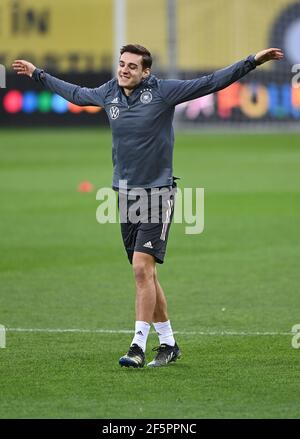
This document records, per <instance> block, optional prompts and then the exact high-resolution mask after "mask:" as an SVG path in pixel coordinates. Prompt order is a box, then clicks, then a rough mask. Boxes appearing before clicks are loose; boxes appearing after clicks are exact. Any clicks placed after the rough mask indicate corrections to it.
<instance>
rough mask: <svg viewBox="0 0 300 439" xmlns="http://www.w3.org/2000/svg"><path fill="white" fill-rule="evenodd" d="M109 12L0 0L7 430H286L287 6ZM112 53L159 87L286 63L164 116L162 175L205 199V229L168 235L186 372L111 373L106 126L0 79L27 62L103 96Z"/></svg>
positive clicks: (129, 305)
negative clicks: (30, 426)
mask: <svg viewBox="0 0 300 439" xmlns="http://www.w3.org/2000/svg"><path fill="white" fill-rule="evenodd" d="M122 3H124V4H123V6H125V2H122V0H116V1H112V0H59V1H58V0H39V1H36V0H1V2H0V40H1V45H0V64H2V65H3V66H5V68H6V70H7V76H6V88H2V89H1V90H0V209H1V221H0V243H1V257H0V276H1V278H0V324H3V325H5V326H6V328H7V329H8V331H7V347H6V349H0V363H1V374H0V418H6V417H8V418H36V417H38V418H51V417H55V418H64V417H67V418H91V417H93V418H144V419H147V418H168V419H172V418H215V417H217V418H226V417H228V418H254V417H256V418H257V417H258V418H272V417H279V418H298V417H299V407H300V385H299V383H300V373H299V367H298V366H297V365H298V364H299V350H297V349H293V348H292V347H291V337H292V334H291V328H292V327H293V325H295V324H297V323H300V322H299V320H300V319H299V306H300V303H299V297H300V296H299V284H300V277H299V260H300V242H299V224H300V183H299V165H300V150H299V146H300V135H299V133H298V132H297V131H299V120H300V88H296V87H292V83H291V81H292V76H293V75H294V74H295V73H292V71H291V69H292V66H293V65H294V64H298V63H300V44H299V41H300V3H299V2H291V1H288V0H251V1H249V0H226V1H225V0H223V1H222V0H202V1H199V0H177V1H175V0H151V1H150V0H149V1H148V0H127V1H126V7H124V8H122ZM115 5H117V9H116V10H115ZM117 17H119V18H118V20H119V22H118V23H119V24H116V21H117ZM122 18H123V19H122ZM120 20H121V22H120ZM122 34H123V35H122ZM122 39H124V42H139V43H140V44H143V45H145V46H146V47H148V48H149V49H150V50H151V52H152V53H153V55H154V66H153V72H154V73H155V74H157V75H158V76H162V77H174V76H176V77H178V78H192V77H195V76H197V75H202V74H205V73H210V72H212V71H213V70H215V69H218V68H222V67H224V66H226V65H229V64H231V63H233V62H235V61H237V60H239V59H242V58H245V57H246V56H248V55H249V54H251V53H252V54H253V53H255V52H257V51H259V50H262V49H264V48H267V47H271V46H275V47H280V48H282V49H283V50H284V52H285V55H286V58H285V60H284V61H282V62H278V63H268V64H267V65H266V66H263V67H260V68H258V69H256V70H255V71H253V72H251V73H250V74H249V75H247V76H246V77H245V78H243V80H241V81H239V82H238V83H236V84H233V85H232V86H231V87H229V88H227V89H226V90H223V91H221V92H219V93H217V94H215V95H213V96H212V95H211V96H207V97H204V98H201V99H198V100H195V101H192V102H189V103H187V104H184V105H180V106H178V107H177V111H176V126H177V131H178V132H177V136H176V146H175V154H174V165H175V166H174V171H175V175H178V176H182V177H183V178H182V180H181V181H180V186H181V187H182V188H183V187H190V188H195V187H204V189H205V229H204V233H203V234H201V235H185V234H184V227H185V225H184V224H173V225H172V228H171V234H170V240H169V241H170V242H169V244H168V255H167V260H166V264H164V265H163V266H162V267H159V268H158V270H159V273H160V279H161V282H162V285H163V287H164V288H165V291H166V294H167V297H168V303H169V310H170V315H171V318H172V324H173V328H174V329H175V330H176V331H178V334H177V341H178V343H179V345H180V347H181V349H182V351H183V358H182V360H181V361H180V362H178V363H177V364H176V365H175V367H174V368H172V367H170V368H166V369H163V370H155V371H149V370H147V369H146V368H145V369H144V370H141V371H138V373H135V372H137V371H128V370H126V371H125V370H124V369H121V368H119V365H118V362H117V360H118V358H119V356H120V355H122V354H123V353H124V352H125V350H126V349H127V347H128V343H129V342H130V340H131V336H132V334H131V333H130V330H131V329H132V327H133V322H134V285H133V278H132V272H131V267H130V266H129V264H128V263H127V259H126V256H125V251H124V249H123V245H122V242H121V236H120V227H119V224H101V225H100V224H98V223H97V222H96V219H95V213H96V209H97V207H98V204H99V203H98V202H97V200H96V199H95V191H96V189H97V188H100V187H107V186H110V184H111V173H112V164H111V135H110V132H109V130H108V129H107V128H108V122H107V118H106V116H105V114H104V112H102V111H100V109H99V108H95V107H92V108H91V107H86V108H81V107H80V108H79V107H77V106H75V105H72V104H70V103H68V102H66V101H65V100H64V99H62V98H60V97H59V96H57V95H55V94H52V93H50V92H49V91H47V90H45V89H42V88H41V87H40V86H38V85H37V84H35V83H34V82H33V81H32V80H30V79H29V78H24V77H18V76H17V75H16V74H15V73H13V72H12V71H11V70H10V68H9V66H10V65H11V63H12V61H13V60H14V59H16V58H24V59H27V60H29V61H31V62H33V63H34V64H36V65H37V66H39V67H41V68H44V69H46V70H47V71H48V72H49V73H52V74H54V75H56V76H58V77H60V78H62V79H64V80H66V81H70V82H73V83H77V84H79V85H83V86H88V87H96V86H98V85H100V84H101V83H102V82H104V81H106V80H108V79H110V78H111V76H112V74H113V73H112V72H113V66H114V63H115V58H116V51H115V47H116V46H117V47H118V46H119V44H120V42H121V40H122ZM2 85H4V84H3V80H2ZM181 130H182V132H181ZM203 131H205V133H203ZM209 131H211V132H209ZM216 131H218V132H217V133H216ZM224 131H226V135H223V132H224ZM269 131H270V132H271V131H276V132H275V133H270V132H269ZM220 133H222V135H220ZM84 181H89V182H91V183H92V185H93V186H94V190H93V191H92V192H87V193H85V194H83V193H80V192H78V185H79V184H80V183H81V182H84ZM70 329H71V331H70ZM124 330H125V332H122V331H124ZM64 331H65V332H64ZM110 331H112V332H110ZM118 331H121V332H118ZM126 331H127V332H126ZM128 331H129V333H128ZM156 343H157V339H156V335H155V334H151V335H150V337H149V342H148V350H147V359H150V358H151V359H152V355H153V352H151V348H152V347H154V346H155V345H156ZM131 372H132V373H131Z"/></svg>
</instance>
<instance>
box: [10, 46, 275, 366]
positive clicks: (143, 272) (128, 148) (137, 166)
mask: <svg viewBox="0 0 300 439" xmlns="http://www.w3.org/2000/svg"><path fill="white" fill-rule="evenodd" d="M282 58H283V53H282V51H281V50H280V49H277V48H271V49H266V50H262V51H261V52H258V53H257V54H256V55H250V56H248V57H247V58H246V59H243V60H241V61H239V62H237V63H235V64H232V65H231V66H229V67H226V68H224V69H222V70H217V71H216V72H214V73H212V74H210V75H207V76H203V77H201V78H197V79H193V80H188V81H186V80H172V79H170V80H161V79H158V78H157V77H155V76H154V75H152V74H151V66H152V57H151V54H150V52H149V51H148V50H147V49H146V48H144V47H142V46H140V45H137V44H128V45H126V46H123V47H122V48H121V50H120V59H119V66H118V70H117V72H116V73H117V76H116V78H114V79H112V80H110V81H108V82H107V83H105V84H103V85H101V86H100V87H97V88H86V87H80V86H77V85H74V84H70V83H67V82H64V81H62V80H60V79H58V78H56V77H54V76H51V75H50V74H49V73H46V72H45V71H43V70H41V69H39V68H36V67H35V66H34V65H33V64H31V63H30V62H27V61H25V60H16V61H14V63H13V68H14V70H15V71H16V72H17V73H18V74H19V75H27V76H29V77H32V78H33V79H34V80H35V81H37V82H39V83H40V84H41V85H43V86H45V87H47V88H48V89H49V90H51V91H53V92H55V93H57V94H59V95H60V96H62V97H64V98H65V99H67V100H68V101H70V102H72V103H74V104H76V105H81V106H85V105H94V106H99V107H103V108H104V109H105V111H106V113H107V115H108V119H109V122H110V126H111V129H112V136H113V145H112V159H113V168H114V172H113V188H114V189H115V190H117V191H118V192H119V199H120V205H121V202H122V200H121V198H122V199H123V201H124V197H125V201H126V202H127V203H125V204H127V207H126V215H125V216H126V218H125V220H124V218H123V220H122V221H121V232H122V237H123V241H124V246H125V249H126V251H127V255H128V258H129V261H130V263H131V264H132V266H133V272H134V276H135V284H136V322H135V335H134V337H133V340H132V343H131V346H130V348H129V350H128V352H127V353H126V354H125V355H124V356H122V357H121V358H120V360H119V364H120V365H121V366H126V367H143V366H144V364H145V349H146V342H147V337H148V333H149V330H150V325H151V323H152V324H153V326H154V329H155V331H156V332H157V334H158V336H159V343H160V344H159V346H158V347H157V348H154V350H155V351H156V356H155V358H154V359H153V360H152V361H151V362H150V363H148V366H149V367H157V366H164V365H167V364H168V363H171V362H175V361H176V360H177V359H178V358H180V356H181V353H180V350H179V347H178V345H177V343H176V341H175V339H174V334H173V331H172V327H171V323H170V320H169V317H168V311H167V301H166V297H165V294H164V291H163V289H162V287H161V285H160V283H159V281H158V277H157V271H156V264H157V263H159V264H162V263H163V262H164V256H165V252H166V246H167V240H168V233H169V228H170V224H171V221H172V216H173V211H174V198H175V192H176V182H175V177H174V176H173V170H172V156H173V144H174V134H173V127H172V121H173V116H174V110H175V106H176V105H177V104H180V103H181V102H185V101H189V100H191V99H195V98H199V97H201V96H205V95H207V94H209V93H214V92H217V91H218V90H222V89H223V88H225V87H227V86H229V85H230V84H232V83H233V82H235V81H237V80H239V79H241V78H242V77H243V76H245V75H246V74H247V73H249V72H251V71H252V70H253V69H255V68H256V66H258V65H260V64H263V63H265V62H267V61H270V60H280V59H282ZM132 189H134V190H135V191H136V192H135V194H136V195H137V196H140V197H141V198H143V197H144V198H143V199H144V201H152V198H153V197H154V196H157V193H158V192H159V193H161V191H162V193H163V195H164V196H163V197H162V198H163V199H164V202H160V203H159V206H158V207H156V210H155V209H154V210H155V212H154V213H153V211H152V212H151V215H150V214H149V211H150V210H151V207H150V208H149V207H148V208H149V211H148V210H147V209H148V208H147V209H146V211H144V212H143V214H142V215H141V217H140V220H139V221H133V220H132V218H131V217H130V208H132V206H133V203H132V201H133V200H132V198H130V197H129V191H130V192H131V191H132ZM145 194H146V195H145ZM146 204H147V205H148V203H146ZM149 204H150V206H151V203H149ZM120 210H121V209H120ZM142 210H143V208H142ZM123 213H124V212H123ZM121 214H122V212H121ZM121 216H122V215H121ZM123 216H124V215H123ZM152 217H154V219H155V221H152ZM149 218H150V220H151V221H149Z"/></svg>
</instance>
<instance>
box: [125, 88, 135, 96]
mask: <svg viewBox="0 0 300 439" xmlns="http://www.w3.org/2000/svg"><path fill="white" fill-rule="evenodd" d="M133 90H134V88H125V87H123V91H124V94H125V95H126V96H130V95H131V94H132V92H133Z"/></svg>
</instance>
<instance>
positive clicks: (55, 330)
mask: <svg viewBox="0 0 300 439" xmlns="http://www.w3.org/2000/svg"><path fill="white" fill-rule="evenodd" d="M6 331H8V332H45V333H65V332H70V333H87V334H133V333H134V331H133V330H130V329H80V328H70V329H63V328H6ZM152 333H154V332H152ZM174 334H178V335H198V336H225V335H228V336H231V335H232V336H239V337H246V336H281V335H289V336H291V335H293V334H294V333H293V332H276V331H270V332H268V331H174Z"/></svg>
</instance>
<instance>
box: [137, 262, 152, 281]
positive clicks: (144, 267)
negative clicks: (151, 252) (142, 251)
mask: <svg viewBox="0 0 300 439" xmlns="http://www.w3.org/2000/svg"><path fill="white" fill-rule="evenodd" d="M133 272H134V277H135V280H136V282H137V283H143V282H146V281H148V280H150V279H153V276H154V270H153V267H152V265H150V264H147V263H145V262H143V261H138V262H136V263H134V264H133Z"/></svg>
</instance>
